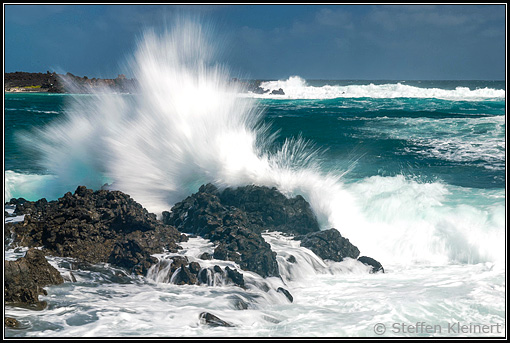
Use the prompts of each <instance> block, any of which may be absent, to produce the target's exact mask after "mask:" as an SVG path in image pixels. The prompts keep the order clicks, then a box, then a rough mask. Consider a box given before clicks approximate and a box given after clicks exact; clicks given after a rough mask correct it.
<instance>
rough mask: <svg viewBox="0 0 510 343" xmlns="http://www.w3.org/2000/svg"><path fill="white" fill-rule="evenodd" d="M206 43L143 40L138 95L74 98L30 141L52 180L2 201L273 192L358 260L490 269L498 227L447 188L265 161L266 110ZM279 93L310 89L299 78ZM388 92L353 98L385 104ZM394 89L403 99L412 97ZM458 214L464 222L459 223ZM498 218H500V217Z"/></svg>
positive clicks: (301, 159)
mask: <svg viewBox="0 0 510 343" xmlns="http://www.w3.org/2000/svg"><path fill="white" fill-rule="evenodd" d="M208 34H209V32H207V31H204V30H203V29H202V28H201V27H200V26H199V25H197V24H196V23H194V22H192V21H189V22H188V21H183V22H176V23H175V27H174V28H173V30H171V31H167V32H165V33H163V34H161V35H158V34H156V33H154V32H152V31H149V32H147V33H146V34H145V35H144V36H143V39H141V40H140V42H139V44H138V50H137V52H136V54H135V56H134V60H133V63H132V68H133V72H134V73H135V77H136V79H137V80H138V81H139V83H140V89H139V92H138V93H137V94H133V95H111V94H107V93H99V94H92V95H88V96H76V97H72V98H71V99H72V101H71V103H70V106H69V107H68V108H67V109H66V117H65V118H63V119H59V121H57V122H55V123H53V124H52V125H50V126H48V127H45V128H44V129H42V130H39V131H38V132H36V134H35V135H34V136H30V137H26V140H27V141H28V142H29V143H30V146H31V147H36V149H37V152H38V153H39V154H40V155H41V157H42V161H43V167H44V169H46V170H48V174H49V175H48V176H30V177H28V176H24V175H21V174H16V173H13V172H9V173H6V179H7V181H8V182H7V191H6V194H5V198H6V200H7V198H9V197H12V196H14V195H17V196H22V194H27V196H28V195H29V196H37V197H36V199H37V198H39V197H43V196H44V197H48V198H49V199H51V198H56V197H59V196H62V195H63V194H64V193H65V191H74V189H76V187H77V186H78V185H86V186H87V187H90V188H94V189H98V188H100V187H101V186H103V184H104V183H105V182H108V183H109V184H110V188H111V189H119V190H121V191H123V192H126V193H127V194H129V195H130V196H131V197H133V198H134V199H135V200H136V201H138V202H140V203H141V204H142V205H143V206H144V207H146V208H147V209H148V210H149V211H151V212H154V213H158V214H159V213H161V212H162V211H164V210H169V209H170V208H171V207H172V206H173V205H174V204H175V203H176V202H178V201H180V200H182V199H184V198H185V197H186V196H188V195H189V194H190V193H192V192H196V191H197V190H198V188H199V186H200V185H202V184H205V183H207V182H212V183H214V184H216V185H217V186H219V187H220V188H223V187H236V186H242V185H246V184H255V185H265V186H271V187H272V186H274V187H277V188H278V189H279V190H280V191H281V192H282V193H284V194H285V195H287V196H295V195H297V194H301V195H303V196H304V197H305V199H306V200H307V201H309V203H310V204H311V206H312V208H313V210H314V212H315V213H316V215H317V217H318V219H319V222H320V224H321V227H322V229H329V228H331V227H335V228H337V229H338V230H339V231H340V232H341V233H342V234H343V235H344V236H346V237H347V238H349V239H351V241H352V242H353V243H354V244H355V245H357V246H359V247H360V249H361V250H362V254H366V255H369V256H370V255H371V256H374V257H376V258H377V257H380V258H384V260H385V261H391V262H403V261H406V262H405V263H407V262H410V261H414V262H425V261H427V262H433V263H449V262H452V261H454V262H462V263H477V262H484V261H488V260H492V259H493V258H495V257H494V256H489V255H491V254H489V253H488V252H487V250H491V249H492V248H491V247H492V244H493V243H494V244H497V239H499V238H500V237H501V235H502V232H503V230H504V225H503V226H501V225H500V224H501V223H500V219H497V220H496V221H495V222H494V221H492V219H490V218H492V217H491V216H490V215H488V214H486V213H485V212H483V211H480V210H479V209H477V208H475V207H462V206H461V205H460V204H454V205H446V204H445V203H444V201H445V198H446V195H445V194H447V193H448V192H449V191H450V190H449V189H448V188H447V187H446V186H444V185H442V184H420V183H417V182H414V181H409V180H406V179H405V178H404V177H396V178H379V177H375V178H369V179H367V180H363V181H360V182H359V183H356V184H355V185H352V184H351V185H349V186H346V185H345V184H344V181H343V176H344V173H346V172H348V170H349V169H350V168H351V167H352V166H351V165H346V166H343V171H335V173H329V174H328V173H325V172H323V171H322V169H321V165H320V163H319V162H318V160H317V159H316V154H317V150H316V149H315V148H314V146H313V145H311V144H310V143H308V142H306V141H304V140H303V139H301V138H299V137H298V138H295V139H288V140H287V141H286V142H285V143H284V144H283V145H282V146H281V148H280V149H278V150H276V151H275V152H270V149H269V147H270V143H271V142H273V138H274V137H272V136H271V135H269V134H268V130H267V128H266V127H261V126H260V125H259V122H260V118H261V115H262V109H261V108H260V107H258V106H257V104H256V102H254V101H253V99H248V98H243V97H239V96H238V94H239V91H241V89H239V88H238V87H239V85H237V84H236V83H231V82H230V81H229V80H230V77H229V75H228V73H227V71H226V70H225V68H223V67H221V66H218V65H216V64H214V63H213V61H212V60H211V57H212V55H213V54H212V52H211V51H210V46H209V44H208V42H209V41H210V40H209V39H208ZM276 86H282V85H281V84H277V85H276ZM286 86H287V89H289V91H291V90H292V89H296V90H299V89H308V88H309V87H308V86H306V85H304V81H303V80H301V79H299V78H292V79H290V80H289V81H288V82H287V84H286ZM386 86H387V85H383V86H373V85H369V86H366V87H365V86H363V87H359V86H354V88H353V89H357V90H360V89H368V90H374V91H376V92H377V91H379V92H382V93H381V94H385V95H384V96H388V94H389V93H388V89H386V88H387V87H386ZM303 87H304V88H303ZM391 87H396V88H394V90H395V91H396V92H397V93H398V92H400V93H399V94H402V90H405V91H408V90H410V89H413V88H412V87H411V88H409V86H405V85H392V86H391ZM330 88H331V87H330ZM333 88H334V87H333ZM322 89H329V88H322ZM414 91H417V92H418V91H419V92H427V90H423V89H414ZM433 91H434V92H436V91H438V92H439V91H440V90H433ZM446 92H451V91H446ZM462 92H463V94H467V93H466V92H467V91H466V90H462ZM470 92H471V91H470ZM397 93H395V94H397ZM468 93H469V92H468ZM470 94H471V93H470ZM422 95H423V94H422ZM385 187H389V188H388V189H387V190H386V188H385ZM64 190H65V191H64ZM378 190H379V191H380V193H377V192H378ZM374 192H375V193H374ZM46 194H48V195H46ZM36 199H32V200H36ZM458 211H460V213H462V218H463V220H457V219H456V218H457V217H458V213H459V212H458ZM494 216H495V217H497V218H500V216H501V214H500V212H499V210H498V211H496V213H495V214H494ZM469 218H471V219H469ZM464 220H466V221H464ZM477 220H481V222H478V221H477ZM484 220H486V222H483V221H484ZM496 223H497V224H496ZM486 224H487V225H486ZM488 231H491V233H489V232H488ZM477 237H481V238H483V239H478V240H477ZM486 240H488V241H487V242H486V243H487V244H486V245H484V244H485V243H484V242H485V241H486ZM492 250H493V251H492V252H496V253H497V254H499V249H492ZM492 252H491V253H492ZM498 256H499V255H498ZM498 258H499V257H498ZM382 262H384V261H382Z"/></svg>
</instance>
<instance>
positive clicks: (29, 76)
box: [4, 71, 285, 95]
mask: <svg viewBox="0 0 510 343" xmlns="http://www.w3.org/2000/svg"><path fill="white" fill-rule="evenodd" d="M231 82H233V83H238V84H240V85H241V87H242V88H243V89H244V91H246V92H250V93H253V94H272V95H285V92H284V91H283V89H281V88H280V89H277V90H272V91H271V90H269V89H264V88H262V87H261V86H260V85H261V83H262V81H261V80H250V81H241V80H239V79H236V78H234V79H232V80H231ZM137 86H138V83H137V81H136V80H135V79H128V78H126V76H125V75H123V74H120V75H118V76H117V77H116V78H115V79H101V78H88V77H87V76H83V77H80V76H76V75H73V74H71V73H66V74H57V73H56V72H50V71H46V73H29V72H21V71H17V72H14V73H5V74H4V91H5V92H6V93H90V92H91V91H94V90H104V89H108V90H109V91H114V92H118V93H134V92H136V89H137Z"/></svg>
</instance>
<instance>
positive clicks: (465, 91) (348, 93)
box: [249, 76, 505, 101]
mask: <svg viewBox="0 0 510 343" xmlns="http://www.w3.org/2000/svg"><path fill="white" fill-rule="evenodd" d="M260 87H261V88H262V89H264V90H267V91H268V92H267V93H264V94H255V93H251V92H250V93H249V94H250V95H251V96H252V97H255V98H272V99H334V98H437V99H445V100H467V101H469V100H475V101H477V100H487V99H496V100H504V98H505V90H502V89H492V88H487V87H485V88H480V89H474V90H471V89H469V88H468V87H457V88H455V89H454V90H447V89H440V88H422V87H415V86H410V85H406V84H402V83H400V82H398V83H388V84H381V85H375V84H368V85H346V86H339V85H324V86H319V87H317V86H310V85H308V84H307V82H306V81H305V80H304V79H302V78H301V77H299V76H291V77H289V78H288V79H287V80H278V81H266V82H262V83H261V84H260ZM280 88H281V89H282V90H283V91H284V93H285V94H284V95H274V94H270V93H271V92H272V91H274V90H279V89H280Z"/></svg>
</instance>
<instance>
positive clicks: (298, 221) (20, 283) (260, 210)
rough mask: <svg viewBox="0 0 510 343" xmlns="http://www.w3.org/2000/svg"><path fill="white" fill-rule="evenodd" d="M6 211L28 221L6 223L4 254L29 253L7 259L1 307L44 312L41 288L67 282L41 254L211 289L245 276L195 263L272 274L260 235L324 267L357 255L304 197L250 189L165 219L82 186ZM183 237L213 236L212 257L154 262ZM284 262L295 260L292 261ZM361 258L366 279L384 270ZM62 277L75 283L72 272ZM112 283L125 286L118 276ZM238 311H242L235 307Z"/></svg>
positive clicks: (197, 201)
mask: <svg viewBox="0 0 510 343" xmlns="http://www.w3.org/2000/svg"><path fill="white" fill-rule="evenodd" d="M9 205H15V207H16V208H15V210H14V213H13V215H16V216H18V215H24V220H23V221H20V222H13V223H6V224H5V228H4V234H5V236H6V237H7V236H9V239H8V240H7V238H6V242H9V243H8V244H9V245H10V247H15V246H25V247H29V248H31V249H29V250H28V252H27V254H26V256H25V257H24V258H21V259H19V260H17V261H6V283H5V299H6V300H5V301H6V302H12V303H23V304H33V305H35V306H44V304H42V303H41V302H39V300H38V296H39V295H41V294H45V292H46V291H45V290H44V289H43V287H45V286H46V285H53V284H59V283H62V282H64V280H63V278H62V276H61V275H60V274H59V272H58V271H57V270H56V269H55V268H53V267H52V266H51V265H49V264H48V262H47V261H46V259H45V257H44V256H45V255H52V256H61V257H72V258H73V259H74V260H75V261H76V262H73V263H76V264H77V265H85V266H87V265H88V266H89V267H87V268H85V270H89V269H90V268H92V269H93V266H94V265H96V264H97V263H108V264H111V265H113V266H116V267H120V268H123V269H124V270H126V272H127V273H128V274H130V273H133V274H136V275H142V276H145V275H148V276H149V274H151V273H152V274H151V277H152V278H153V279H157V280H159V281H162V282H171V283H174V284H177V285H209V286H212V285H217V284H218V282H219V283H220V284H227V285H228V284H230V285H236V286H239V287H241V288H244V289H246V285H245V277H244V275H243V273H242V272H241V271H239V270H237V269H235V268H230V267H228V266H227V267H224V268H222V267H220V266H218V265H214V266H209V267H202V266H201V263H202V262H201V261H203V263H204V264H208V263H210V262H208V261H210V260H212V259H213V258H214V259H219V260H225V261H232V262H235V263H236V264H237V265H238V266H239V267H240V268H241V270H244V271H251V272H255V273H257V274H259V275H260V276H262V277H271V276H276V277H278V276H280V275H279V270H278V263H277V261H276V253H275V252H274V251H272V250H271V246H270V244H269V243H267V242H266V241H265V240H264V238H263V237H262V233H263V232H266V231H278V232H282V233H283V234H284V235H289V236H294V239H296V240H299V241H300V244H301V246H303V247H306V248H308V249H310V250H312V251H313V252H314V253H315V254H316V255H318V256H319V257H321V258H322V259H324V260H332V261H337V262H340V261H342V260H343V259H345V258H347V257H349V258H353V259H356V258H358V256H359V250H358V248H356V247H355V246H354V245H353V244H352V243H350V242H349V240H348V239H347V238H344V237H342V235H341V234H340V232H338V231H337V230H336V229H330V230H324V231H321V230H320V228H319V225H318V222H317V220H316V218H315V215H314V213H313V212H312V210H311V208H310V205H309V204H308V203H307V202H306V200H305V199H304V198H303V197H301V196H296V197H294V198H287V197H285V196H284V195H283V194H282V193H280V192H279V191H278V190H277V189H276V188H268V187H260V186H253V185H251V186H244V187H239V188H235V189H232V188H226V189H224V190H222V191H220V190H219V189H218V188H216V187H215V186H214V185H212V184H207V185H203V186H201V187H200V189H199V191H198V192H197V193H195V194H192V195H191V196H189V197H187V198H186V199H184V200H182V201H181V202H179V203H177V204H175V205H174V206H173V207H172V209H171V211H166V212H163V213H162V219H161V220H158V219H157V218H156V215H155V214H153V213H149V212H148V211H147V210H146V209H145V208H143V207H142V206H141V205H140V204H138V203H137V202H135V201H134V200H133V199H131V197H130V196H129V195H127V194H125V193H122V192H120V191H108V190H99V191H95V192H94V191H92V190H91V189H87V188H86V187H84V186H80V187H78V188H77V189H76V191H75V192H74V194H72V193H70V192H68V193H66V194H65V195H64V196H63V197H62V198H59V199H58V200H56V201H49V202H48V201H46V199H40V200H38V201H34V202H32V201H27V200H25V199H23V198H18V199H11V201H10V202H9ZM187 235H192V236H191V237H196V236H200V237H203V238H206V239H209V240H210V241H211V242H213V243H214V244H215V247H214V251H212V253H210V252H204V253H201V254H199V255H197V256H198V259H199V261H198V262H196V261H194V259H196V257H195V258H193V259H192V260H190V259H188V258H187V257H186V256H183V255H176V256H172V257H170V258H168V259H166V260H159V261H158V259H157V258H155V257H153V256H152V255H153V254H158V253H163V252H170V253H175V254H177V253H178V252H179V251H180V250H181V249H182V248H181V246H180V245H179V244H180V243H183V242H186V241H187V240H188V236H187ZM34 247H38V248H40V249H41V250H38V249H34ZM286 261H287V262H288V263H296V262H297V261H296V258H295V257H294V256H292V255H290V256H288V258H287V259H286ZM359 261H360V262H361V263H364V264H366V265H370V266H371V267H372V271H371V272H378V271H382V272H384V269H383V268H382V265H381V264H380V263H379V262H377V261H376V260H374V259H372V258H370V257H366V256H362V257H360V258H359ZM199 262H200V263H199ZM90 266H92V267H90ZM81 269H83V268H81ZM92 269H90V270H92ZM125 276H126V277H127V274H126V275H125ZM66 277H67V276H66ZM67 279H68V282H71V281H74V282H76V278H74V276H73V275H72V274H71V275H70V276H69V277H67ZM73 279H74V280H73ZM114 279H115V280H119V281H118V282H125V280H124V279H125V278H124V277H122V276H119V277H117V276H115V277H114V278H112V280H114ZM123 280H124V281H123ZM127 282H129V281H127ZM255 286H257V287H258V288H260V289H261V290H263V291H265V292H268V291H269V289H270V287H269V286H268V285H267V284H265V283H260V285H259V284H257V285H255ZM259 286H260V287H259ZM276 291H277V292H279V293H282V294H283V295H285V297H286V298H287V299H288V300H289V301H290V302H292V301H293V297H292V295H291V294H290V292H289V291H288V290H286V289H284V288H282V287H279V288H278V289H277V290H276ZM235 307H236V308H239V309H246V308H247V305H246V303H243V302H242V301H241V302H240V301H237V302H236V305H235ZM201 320H203V321H204V323H207V324H209V325H217V324H218V326H219V325H221V326H228V325H230V324H229V323H226V324H224V323H223V324H222V321H221V319H215V318H214V316H213V315H211V314H208V313H206V314H204V315H203V316H202V315H201ZM227 324H228V325H227Z"/></svg>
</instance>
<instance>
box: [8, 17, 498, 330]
mask: <svg viewBox="0 0 510 343" xmlns="http://www.w3.org/2000/svg"><path fill="white" fill-rule="evenodd" d="M176 30H177V33H178V34H175V35H170V36H168V37H166V36H165V37H152V36H150V35H149V37H148V39H147V41H146V44H140V46H139V51H138V53H137V54H136V55H135V59H134V61H133V65H132V66H131V67H132V70H133V73H134V75H135V77H136V78H137V80H140V86H141V87H140V89H139V91H138V92H137V93H134V94H108V93H98V94H89V95H72V94H66V95H62V94H60V95H59V94H5V107H4V123H5V128H4V134H5V138H4V140H5V141H4V143H5V144H4V146H5V147H4V149H5V153H4V166H5V170H4V177H5V179H4V181H5V193H4V199H5V200H6V201H8V200H9V199H11V198H12V197H24V198H26V199H28V200H38V199H40V198H42V197H45V198H46V199H47V200H53V199H57V198H59V197H61V196H62V195H63V194H64V193H65V192H68V191H71V192H73V191H74V190H75V189H76V187H77V186H78V185H85V186H87V187H89V188H93V189H98V188H100V187H101V186H103V185H104V184H105V182H107V183H108V184H109V185H108V188H109V189H118V190H121V191H124V192H126V193H127V194H129V195H130V196H131V197H132V198H133V199H134V200H136V201H137V202H139V203H141V204H142V205H143V206H144V207H145V208H147V209H148V210H149V211H150V212H153V213H156V214H158V215H159V214H161V211H164V210H169V209H170V208H171V207H172V205H173V204H175V203H176V202H178V201H181V200H182V199H184V198H185V197H186V196H188V195H190V194H191V193H193V192H196V191H197V190H198V188H199V186H200V185H202V184H205V183H207V182H213V183H215V184H216V185H218V187H220V188H222V187H236V186H241V185H246V184H256V185H265V186H270V187H276V188H277V189H279V190H280V191H281V192H282V193H284V194H285V195H288V196H294V195H296V194H300V195H302V196H303V197H304V198H305V199H306V200H307V201H308V202H309V203H310V205H311V208H312V209H313V211H314V213H315V214H316V215H317V218H318V220H319V223H320V226H321V229H329V228H332V227H334V228H336V229H338V230H339V231H340V233H341V234H342V235H343V236H344V237H346V238H348V239H349V240H350V242H351V243H353V244H354V245H356V246H357V247H358V248H359V250H360V252H361V255H366V256H370V257H373V258H375V259H376V260H378V261H379V262H381V263H382V265H383V266H384V269H385V273H384V274H382V273H378V274H369V273H367V269H366V267H365V266H364V265H362V264H361V263H359V262H358V261H356V260H352V259H346V260H345V261H342V262H332V261H327V260H326V261H323V260H321V259H320V258H318V257H317V256H315V255H314V254H313V253H312V252H311V251H310V250H308V249H306V248H302V247H300V246H299V242H298V241H293V240H290V239H289V238H288V237H285V236H282V235H279V234H278V233H270V234H265V235H264V239H265V240H266V241H267V242H268V243H269V244H271V247H272V249H273V250H274V251H275V252H276V253H277V261H278V265H279V269H280V273H281V275H282V278H281V279H279V278H266V279H262V278H261V277H260V276H258V275H256V274H253V273H249V272H246V271H242V272H243V274H244V278H245V280H246V284H247V285H248V286H247V289H245V290H243V289H239V287H235V286H228V285H222V284H221V282H220V283H218V284H217V285H215V286H178V285H174V284H171V283H166V282H162V281H161V278H160V277H159V275H158V272H157V270H156V269H154V270H151V271H149V272H148V274H147V275H146V276H145V277H134V276H126V277H125V278H124V279H123V280H122V283H119V282H118V277H116V276H115V275H116V274H117V272H118V270H116V269H115V268H113V267H112V266H110V265H108V264H99V265H94V266H92V267H90V268H88V269H74V270H72V272H73V275H74V276H75V277H76V282H71V281H70V275H69V273H70V271H71V269H70V268H71V263H70V261H69V260H68V259H64V258H60V257H54V256H50V257H48V260H49V262H50V263H51V264H52V265H54V266H55V267H56V268H58V269H59V271H60V272H61V274H62V275H63V276H64V277H65V278H66V279H67V280H68V281H67V282H65V283H64V284H61V285H58V286H50V287H46V289H47V291H48V295H47V296H40V300H45V301H47V302H48V307H47V308H46V309H44V310H42V311H32V310H28V309H24V308H19V307H14V306H6V307H5V315H6V316H10V317H14V318H16V319H17V320H18V321H19V322H20V323H21V328H19V329H10V328H6V329H5V335H6V336H7V337H43V338H48V337H59V338H60V337H128V336H129V337H289V336H290V337H374V336H375V337H381V336H382V337H420V336H437V337H466V336H468V337H484V336H491V337H494V336H503V333H504V332H506V331H505V330H506V329H505V325H506V322H505V318H506V308H505V304H506V302H505V295H506V294H505V292H506V283H505V282H506V277H505V271H506V264H505V263H506V250H505V236H506V206H505V205H506V195H505V185H506V180H505V168H506V145H505V144H506V142H505V134H506V115H505V99H506V94H505V88H504V86H505V85H504V82H497V81H405V80H402V81H355V80H353V81H326V80H321V81H313V80H310V81H307V80H304V79H302V78H299V77H290V78H289V79H287V80H273V81H265V82H263V83H262V84H261V87H262V88H264V89H267V90H269V91H270V90H275V89H276V90H277V89H279V88H282V89H283V90H284V92H285V95H269V94H268V93H266V94H251V93H248V92H246V91H242V90H241V91H240V90H239V89H238V88H236V87H235V86H232V84H231V82H230V78H229V77H228V75H224V74H222V69H217V68H210V69H207V68H206V70H204V69H203V67H204V66H205V65H207V64H205V63H203V62H204V61H203V60H202V59H203V58H204V56H206V57H207V56H208V54H207V51H205V52H204V51H202V50H203V49H205V47H207V46H208V45H207V44H205V42H202V41H201V39H204V37H202V33H203V32H202V31H200V30H198V28H195V27H194V26H183V27H177V29H176ZM181 36H182V38H183V40H182V42H181V41H180V39H179V38H178V37H181ZM187 42H196V44H185V43H187ZM183 49H184V51H183ZM188 50H189V51H188ZM182 58H184V60H182ZM6 210H7V211H10V212H12V211H13V208H12V207H6ZM7 220H9V221H11V220H23V218H17V219H13V218H7ZM182 245H183V248H184V249H183V250H181V251H180V252H179V253H178V254H183V255H186V256H187V257H188V258H189V260H190V262H192V261H200V264H201V265H202V264H203V263H207V262H204V261H202V260H199V258H198V256H199V255H200V253H201V252H204V251H209V252H212V250H213V249H214V245H213V244H212V243H211V242H209V241H207V240H204V239H201V238H190V240H189V242H186V243H183V244H182ZM290 254H292V255H293V256H295V258H296V263H294V264H290V263H289V262H288V261H287V257H288V256H289V255H290ZM4 255H5V258H6V259H9V260H13V259H16V258H18V257H20V256H23V255H24V249H19V250H17V249H14V247H10V246H6V247H5V250H4ZM172 256H173V255H172V254H170V253H168V254H162V255H157V256H156V257H157V258H158V259H165V258H171V257H172ZM210 263H211V264H218V265H220V266H227V265H228V266H229V267H231V268H238V266H236V265H235V264H233V263H232V262H228V261H218V260H211V261H210ZM263 283H267V284H268V285H270V286H271V287H269V288H270V291H264V287H260V285H261V284H263ZM278 287H284V288H286V289H288V290H289V292H290V293H291V294H292V295H293V297H294V302H293V303H289V302H288V300H287V298H286V297H285V296H284V295H282V294H281V293H278V292H276V291H274V289H277V288H278ZM233 295H236V296H238V297H241V298H242V299H244V300H246V301H247V303H249V307H248V309H246V310H239V309H237V308H236V306H235V301H234V300H235V299H233V297H232V296H233ZM203 311H208V312H211V313H212V314H214V315H217V316H218V317H220V318H221V319H223V320H226V321H228V322H230V323H232V324H233V325H234V326H233V327H217V328H215V327H209V326H207V325H203V324H202V323H201V322H200V320H199V314H200V313H201V312H203ZM417 323H423V325H430V326H431V327H433V328H434V330H433V332H426V331H423V330H422V331H419V330H418V331H417V330H416V329H414V330H408V331H403V330H401V329H402V328H403V327H404V325H403V324H405V325H407V327H409V325H414V326H417ZM456 324H459V325H465V326H466V327H468V328H469V327H473V326H476V325H478V326H480V325H485V326H488V327H491V328H495V329H494V330H492V331H490V332H482V333H481V332H468V333H465V332H459V331H458V330H455V329H451V328H452V327H454V325H456ZM383 326H384V327H383ZM381 328H383V329H385V330H381ZM395 328H398V329H399V330H396V329H395Z"/></svg>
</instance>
